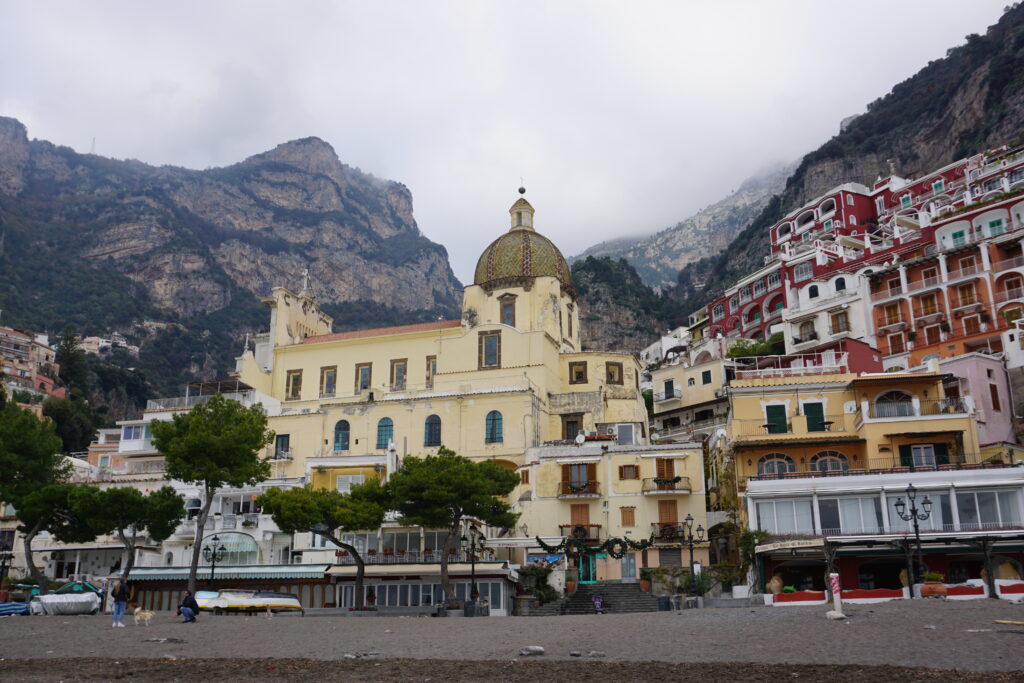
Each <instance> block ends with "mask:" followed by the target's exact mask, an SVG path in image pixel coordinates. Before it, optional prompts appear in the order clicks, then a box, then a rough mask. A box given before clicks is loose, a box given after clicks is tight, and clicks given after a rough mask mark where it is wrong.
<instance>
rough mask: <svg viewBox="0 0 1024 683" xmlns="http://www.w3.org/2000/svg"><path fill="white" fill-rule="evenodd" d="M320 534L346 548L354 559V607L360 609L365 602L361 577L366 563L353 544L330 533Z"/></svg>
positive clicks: (339, 602) (364, 573)
mask: <svg viewBox="0 0 1024 683" xmlns="http://www.w3.org/2000/svg"><path fill="white" fill-rule="evenodd" d="M313 533H315V534H320V532H319V531H314V532H313ZM320 535H321V536H323V537H324V538H326V539H327V540H328V541H330V542H331V543H333V544H334V545H336V546H338V547H339V548H341V549H342V550H347V551H348V552H349V553H351V554H352V558H353V559H354V560H355V561H356V587H355V595H354V596H353V597H354V599H355V607H356V609H357V610H358V609H362V608H363V607H364V605H365V604H366V603H365V601H364V600H363V577H364V576H365V575H366V563H365V562H363V558H362V556H361V555H360V554H359V551H358V550H356V549H355V547H354V546H351V545H349V544H348V543H345V542H343V541H340V540H338V539H337V538H335V537H334V536H331V535H330V534H320ZM338 607H341V601H340V600H339V601H338Z"/></svg>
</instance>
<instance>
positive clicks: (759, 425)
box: [732, 419, 793, 436]
mask: <svg viewBox="0 0 1024 683" xmlns="http://www.w3.org/2000/svg"><path fill="white" fill-rule="evenodd" d="M732 425H733V430H734V433H735V435H736V436H766V435H774V434H790V433H792V431H793V424H792V423H791V422H786V423H767V424H766V423H765V421H764V420H742V419H736V420H733V421H732Z"/></svg>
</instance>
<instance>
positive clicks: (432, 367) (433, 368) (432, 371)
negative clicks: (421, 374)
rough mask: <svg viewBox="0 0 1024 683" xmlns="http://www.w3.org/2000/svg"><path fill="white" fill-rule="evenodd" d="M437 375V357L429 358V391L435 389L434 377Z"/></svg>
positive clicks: (427, 383)
mask: <svg viewBox="0 0 1024 683" xmlns="http://www.w3.org/2000/svg"><path fill="white" fill-rule="evenodd" d="M436 374H437V356H427V382H426V386H427V389H433V388H434V375H436Z"/></svg>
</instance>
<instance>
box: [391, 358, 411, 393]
mask: <svg viewBox="0 0 1024 683" xmlns="http://www.w3.org/2000/svg"><path fill="white" fill-rule="evenodd" d="M408 367H409V361H408V360H407V359H405V358H400V359H398V360H393V361H391V390H392V391H405V377H406V374H407V370H408Z"/></svg>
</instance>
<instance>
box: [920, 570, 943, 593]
mask: <svg viewBox="0 0 1024 683" xmlns="http://www.w3.org/2000/svg"><path fill="white" fill-rule="evenodd" d="M944 578H945V576H943V575H942V574H940V573H939V572H925V573H924V583H923V584H921V597H922V598H931V597H935V596H940V595H941V596H944V595H946V592H947V591H946V585H945V584H944V583H942V579H944Z"/></svg>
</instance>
